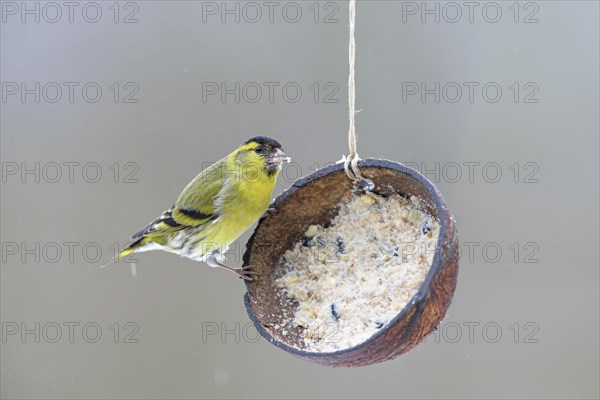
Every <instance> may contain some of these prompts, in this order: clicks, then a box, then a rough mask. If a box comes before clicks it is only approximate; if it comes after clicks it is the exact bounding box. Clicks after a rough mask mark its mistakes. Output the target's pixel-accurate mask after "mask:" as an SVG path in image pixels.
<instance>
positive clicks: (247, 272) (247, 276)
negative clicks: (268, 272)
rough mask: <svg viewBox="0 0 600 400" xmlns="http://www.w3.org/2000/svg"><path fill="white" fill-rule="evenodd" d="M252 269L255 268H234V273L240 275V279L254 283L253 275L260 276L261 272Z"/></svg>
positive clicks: (248, 266)
mask: <svg viewBox="0 0 600 400" xmlns="http://www.w3.org/2000/svg"><path fill="white" fill-rule="evenodd" d="M252 268H253V267H252V266H251V265H246V266H245V267H243V268H233V272H235V273H236V274H238V278H240V279H243V280H245V281H248V282H252V276H251V275H260V273H259V272H256V271H252Z"/></svg>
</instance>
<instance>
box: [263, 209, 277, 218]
mask: <svg viewBox="0 0 600 400" xmlns="http://www.w3.org/2000/svg"><path fill="white" fill-rule="evenodd" d="M277 212H278V211H277V209H276V208H267V211H265V217H270V216H273V215H275V214H277Z"/></svg>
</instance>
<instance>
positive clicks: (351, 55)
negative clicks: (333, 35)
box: [344, 0, 373, 188]
mask: <svg viewBox="0 0 600 400" xmlns="http://www.w3.org/2000/svg"><path fill="white" fill-rule="evenodd" d="M348 20H349V23H350V29H349V30H350V34H349V38H350V40H349V46H348V64H349V70H350V73H349V75H348V116H349V120H350V128H349V130H348V149H349V151H350V154H348V157H347V158H346V160H345V161H344V169H345V170H346V174H347V175H348V176H349V177H350V179H352V180H355V181H360V182H361V185H362V186H365V187H367V188H369V187H371V188H372V186H373V183H372V182H371V181H370V180H368V179H366V178H365V177H364V176H363V175H362V173H361V172H360V169H359V168H358V160H360V157H359V156H358V153H357V152H356V127H355V122H354V117H355V115H356V109H355V107H354V103H355V99H356V86H355V83H354V64H355V58H356V57H355V53H356V41H355V39H354V26H355V21H356V0H350V2H349V5H348Z"/></svg>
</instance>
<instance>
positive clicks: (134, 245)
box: [100, 237, 149, 268]
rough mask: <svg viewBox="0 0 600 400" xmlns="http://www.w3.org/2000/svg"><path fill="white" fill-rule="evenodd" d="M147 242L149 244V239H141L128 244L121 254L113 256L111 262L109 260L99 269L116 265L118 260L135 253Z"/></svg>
mask: <svg viewBox="0 0 600 400" xmlns="http://www.w3.org/2000/svg"><path fill="white" fill-rule="evenodd" d="M148 242H149V238H147V237H143V238H140V239H138V240H136V241H135V242H132V243H130V244H128V245H127V247H125V248H124V249H123V250H121V252H119V254H117V255H116V256H115V258H113V259H112V260H110V261H109V262H107V263H106V264H103V265H101V266H100V268H104V267H108V266H109V265H111V264H114V263H116V262H117V261H119V260H121V259H123V258H125V257H127V256H128V255H130V254H132V253H133V252H135V251H136V250H138V249H139V248H140V247H142V246H144V245H146V244H148Z"/></svg>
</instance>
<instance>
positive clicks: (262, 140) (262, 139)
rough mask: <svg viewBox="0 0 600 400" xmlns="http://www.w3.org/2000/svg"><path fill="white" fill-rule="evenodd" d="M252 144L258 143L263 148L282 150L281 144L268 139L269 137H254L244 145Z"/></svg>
mask: <svg viewBox="0 0 600 400" xmlns="http://www.w3.org/2000/svg"><path fill="white" fill-rule="evenodd" d="M251 142H256V143H258V144H261V145H263V146H269V147H271V148H277V147H278V148H281V143H279V142H278V141H277V140H275V139H273V138H271V137H268V136H254V137H253V138H250V139H248V140H246V141H245V142H244V143H242V145H244V144H248V143H251Z"/></svg>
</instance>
